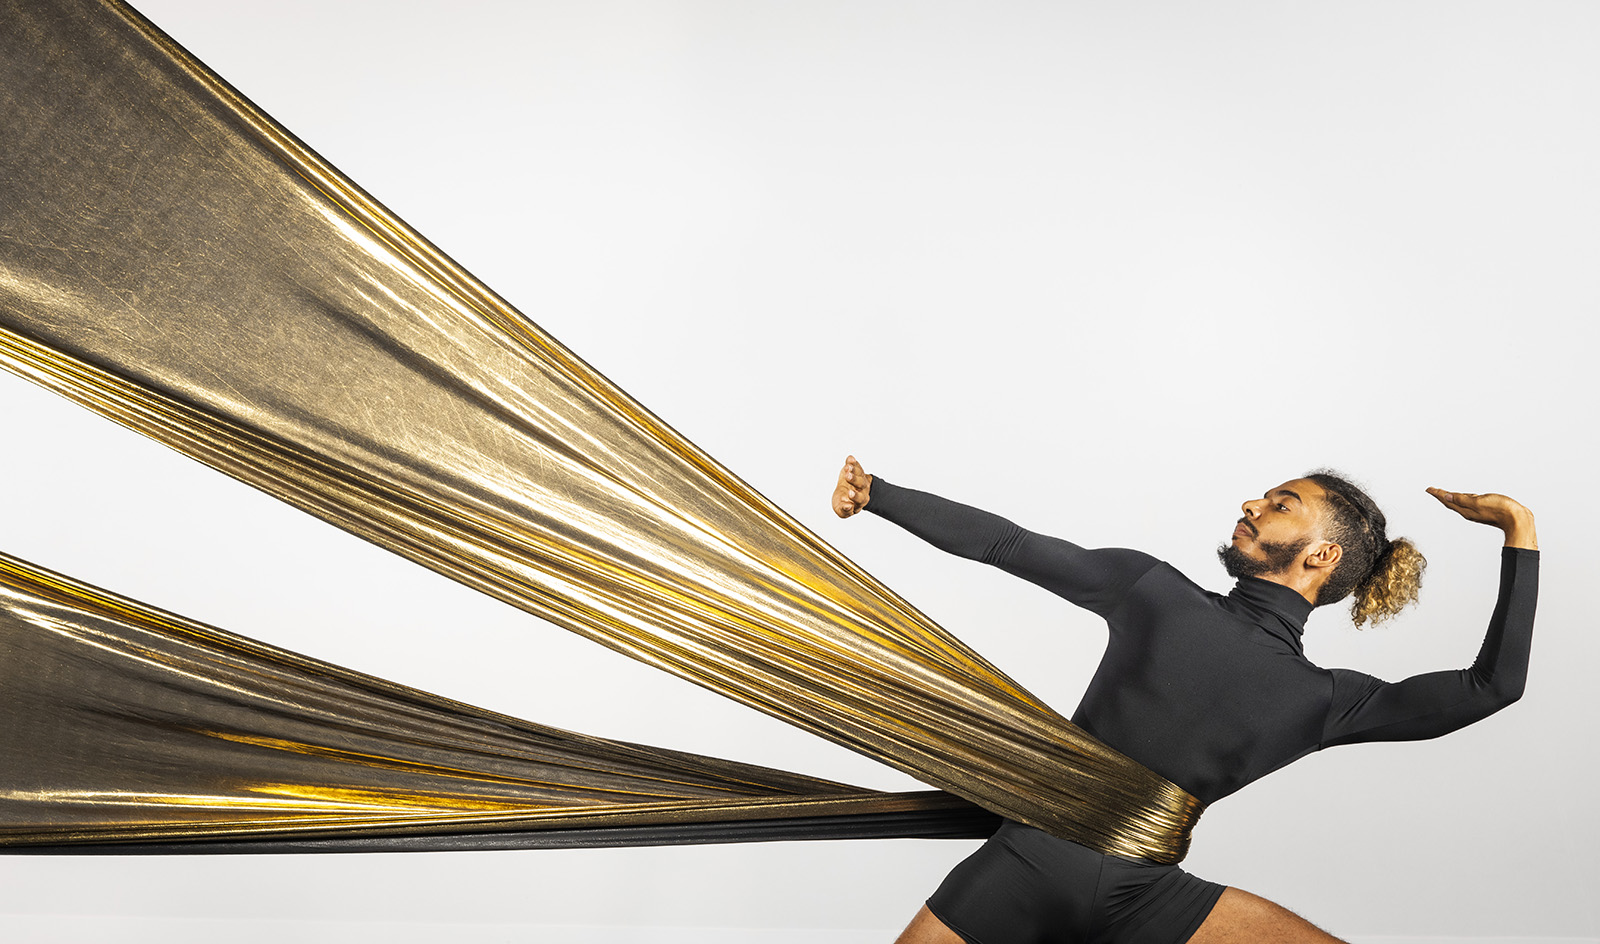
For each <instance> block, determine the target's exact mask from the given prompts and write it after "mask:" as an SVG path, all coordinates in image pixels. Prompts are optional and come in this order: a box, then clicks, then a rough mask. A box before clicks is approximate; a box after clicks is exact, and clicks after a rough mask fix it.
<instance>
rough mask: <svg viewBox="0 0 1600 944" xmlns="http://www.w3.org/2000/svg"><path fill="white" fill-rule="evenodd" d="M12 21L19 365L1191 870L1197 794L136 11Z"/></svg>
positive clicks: (454, 561)
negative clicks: (903, 584) (1124, 750)
mask: <svg viewBox="0 0 1600 944" xmlns="http://www.w3.org/2000/svg"><path fill="white" fill-rule="evenodd" d="M0 21H3V22H5V23H6V24H7V29H8V32H7V34H6V35H5V36H3V37H0V117H3V119H4V127H5V128H6V130H7V134H6V136H5V138H4V141H3V143H0V362H3V364H4V365H5V366H7V367H8V368H9V369H11V370H13V371H15V372H17V373H19V374H21V375H23V376H25V377H28V378H30V379H32V380H34V381H36V382H38V383H40V384H42V385H44V386H46V387H49V388H50V389H53V390H56V391H58V392H60V393H62V394H63V395H65V396H68V397H70V398H72V399H74V400H76V401H78V402H79V403H82V404H84V405H85V406H88V407H89V408H91V409H94V410H96V411H98V412H100V413H102V414H104V415H106V416H108V417H110V418H112V419H114V420H116V421H117V422H119V423H122V424H123V425H126V426H128V427H130V428H132V429H136V430H139V431H140V432H143V433H145V434H146V435H149V436H151V437H153V438H155V439H157V440H159V441H161V442H164V443H166V444H168V445H169V446H172V447H173V448H175V449H177V450H179V451H181V452H183V453H185V454H187V455H190V456H192V457H194V458H196V459H199V460H201V461H203V462H206V463H208V464H210V465H212V466H214V467H215V468H218V469H220V470H222V471H224V472H226V473H228V474H230V475H233V476H235V477H236V478H239V479H241V480H242V481H245V482H248V483H250V484H251V485H254V486H256V487H257V488H260V489H262V490H263V491H266V492H268V493H270V494H272V495H275V496H277V497H279V498H281V499H283V500H285V501H287V502H289V503H291V504H293V505H296V506H297V507H300V508H302V509H304V510H306V511H309V512H311V513H312V514H315V515H318V516H319V517H322V518H324V519H325V520H327V521H330V522H332V523H334V524H337V525H338V526H340V527H342V528H345V529H347V530H349V531H351V532H353V533H355V534H358V535H360V536H362V537H364V538H367V539H368V540H371V541H373V542H375V543H377V544H379V545H381V546H383V547H386V548H389V549H390V550H393V551H395V552H396V553H399V554H402V555H404V556H406V557H408V558H410V559H412V560H414V561H417V562H419V563H422V564H424V565H425V566H428V567H431V568H433V569H434V570H436V571H439V572H440V573H443V574H446V575H448V576H450V577H453V578H455V579H457V580H459V581H461V582H463V583H465V584H467V585H469V586H472V587H475V588H477V589H479V590H482V591H483V592H485V593H488V594H490V595H492V596H495V597H497V598H499V599H501V600H504V601H506V602H508V603H511V604H512V605H514V606H518V607H520V608H522V609H524V610H526V611H528V612H530V613H534V614H536V615H538V616H541V617H543V618H545V619H547V620H550V621H551V622H554V623H556V624H558V625H560V626H563V627H565V628H567V629H570V630H573V631H575V632H578V633H581V634H583V635H585V636H587V637H589V638H591V639H594V640H595V641H597V642H600V643H602V644H604V645H607V646H610V647H611V648H613V649H616V650H618V651H620V652H623V653H626V654H628V655H630V656H633V657H635V658H637V659H640V660H642V661H644V662H646V663H648V664H650V665H654V666H656V667H658V668H661V669H664V670H666V671H669V672H673V673H675V674H677V675H679V676H681V677H683V678H686V679H689V680H691V681H694V682H696V683H697V684H701V685H704V686H706V687H708V688H711V689H713V690H715V691H718V692H721V693H722V694H724V695H727V696H729V697H731V698H735V699H737V700H739V701H741V702H743V703H745V704H748V705H751V706H753V707H756V708H759V709H760V710H762V711H765V712H768V713H769V714H772V715H774V716H776V717H779V718H782V719H784V720H786V721H789V722H790V723H792V724H795V725H798V726H799V727H802V728H804V729H806V730H809V731H812V732H815V733H817V734H819V735H821V736H824V737H827V738H830V739H832V740H834V741H836V742H838V743H840V744H843V745H845V746H847V747H850V748H852V749H854V750H857V751H860V752H862V753H865V754H867V755H869V756H872V757H875V758H878V759H879V760H882V761H884V762H885V763H889V764H891V765H893V766H895V767H897V768H899V769H901V770H904V771H908V772H910V773H912V774H913V775H915V776H917V777H918V778H919V779H922V780H923V781H925V782H927V783H929V784H932V785H935V786H938V787H941V788H943V789H945V790H948V791H950V792H952V793H955V794H957V795H959V796H962V797H965V798H967V799H969V800H971V801H973V802H976V803H978V804H980V805H982V806H984V807H986V808H988V809H990V810H993V811H995V812H997V813H1000V814H1002V815H1004V816H1006V817H1008V818H1011V819H1015V820H1018V821H1021V822H1024V823H1028V824H1030V825H1034V826H1037V827H1039V828H1042V829H1045V830H1047V831H1049V832H1052V833H1055V834H1057V835H1060V836H1063V837H1066V838H1071V839H1074V840H1077V841H1079V842H1082V843H1084V844H1086V845H1088V846H1090V847H1092V848H1095V849H1099V850H1101V851H1105V852H1110V853H1115V854H1120V855H1127V856H1132V857H1138V858H1147V859H1151V860H1154V861H1159V862H1173V861H1177V860H1178V859H1181V858H1182V855H1183V852H1184V850H1185V849H1186V847H1187V843H1188V836H1189V830H1190V828H1191V827H1192V825H1193V823H1194V821H1195V819H1196V818H1197V817H1198V815H1199V812H1200V805H1199V803H1198V802H1197V801H1196V800H1195V799H1194V798H1193V797H1191V796H1189V795H1188V794H1187V793H1185V792H1184V791H1183V790H1182V789H1180V788H1179V787H1177V786H1176V785H1174V784H1172V783H1170V782H1168V781H1166V780H1164V779H1162V778H1161V777H1159V776H1157V775H1155V774H1154V773H1152V772H1150V771H1149V770H1147V769H1145V768H1144V767H1142V766H1140V765H1139V764H1137V763H1135V762H1133V761H1132V760H1130V759H1128V758H1126V757H1124V756H1122V755H1121V754H1119V753H1117V752H1115V751H1113V750H1111V749H1109V748H1107V747H1105V746H1104V745H1101V744H1099V743H1098V742H1096V741H1095V740H1094V739H1092V738H1091V737H1089V736H1088V735H1087V734H1086V733H1084V732H1083V731H1082V730H1080V729H1078V728H1076V727H1074V726H1073V725H1071V724H1070V723H1069V722H1067V721H1066V720H1065V719H1063V718H1061V717H1060V716H1059V715H1058V714H1056V713H1055V712H1053V711H1051V710H1050V709H1049V708H1048V707H1047V706H1045V705H1044V704H1042V703H1041V702H1039V701H1038V700H1037V699H1036V698H1034V697H1033V696H1032V695H1030V694H1029V693H1027V692H1026V691H1024V690H1022V689H1021V687H1020V686H1018V685H1016V683H1014V682H1013V681H1011V680H1010V679H1009V678H1007V677H1006V676H1005V675H1003V674H1002V673H1001V672H999V671H998V670H997V669H995V668H994V667H993V666H991V665H989V664H988V663H987V662H986V661H984V660H983V659H982V658H981V657H980V656H978V655H977V654H976V653H975V652H973V651H971V650H970V649H968V648H967V647H966V646H964V645H962V644H961V643H960V642H959V641H958V640H956V639H955V638H954V637H952V636H950V635H949V634H948V633H946V632H945V631H944V630H942V629H941V628H940V627H938V626H937V625H935V624H934V623H933V622H932V621H930V620H929V619H927V618H926V617H925V616H924V615H922V614H921V613H919V612H918V611H917V610H915V609H914V608H913V607H912V606H910V605H909V604H908V603H906V602H905V601H904V600H901V599H900V598H899V597H898V596H896V595H895V594H894V593H893V592H892V591H890V590H889V589H888V588H886V587H884V586H883V585H882V584H881V583H879V582H878V581H876V580H875V579H873V578H872V577H871V576H870V575H868V574H866V573H865V572H864V571H862V570H861V569H860V568H859V567H857V566H856V565H854V564H853V563H851V562H850V561H849V560H847V559H846V558H844V557H843V556H842V555H840V554H839V553H838V552H837V551H835V550H834V549H833V548H831V547H829V546H828V545H827V544H825V543H824V542H823V541H822V540H821V539H820V538H818V537H817V536H815V535H814V534H812V533H810V532H809V531H807V530H806V529H805V528H804V527H803V526H801V525H800V524H799V523H798V522H796V521H795V520H794V519H793V518H791V517H790V516H788V515H786V514H785V513H783V512H782V511H781V510H780V509H778V508H777V507H776V506H774V505H773V504H772V503H771V502H769V501H767V500H766V499H765V498H763V497H762V496H761V495H759V494H757V493H756V492H755V491H754V490H753V489H751V488H750V487H749V486H748V485H746V484H745V483H743V482H742V481H740V480H739V479H738V478H737V477H735V476H734V475H733V474H732V473H731V472H729V471H728V470H726V469H724V468H723V467H722V466H721V465H719V464H718V463H717V462H716V461H715V460H713V459H712V458H711V457H710V456H708V455H706V454H704V453H703V452H701V451H700V450H699V449H697V448H696V447H695V446H693V445H692V444H691V443H689V442H688V441H686V440H685V439H683V437H681V436H679V435H678V434H677V433H675V432H674V431H673V430H672V429H671V428H670V427H668V426H667V425H666V424H665V423H663V422H662V421H661V420H660V419H658V418H657V417H655V416H654V415H652V414H651V413H650V412H649V411H647V410H646V409H645V408H644V407H643V406H641V405H640V404H638V403H637V402H635V401H633V400H632V399H631V398H629V397H628V396H627V395H626V394H625V393H623V392H622V391H621V390H619V389H617V388H616V387H615V386H614V385H612V384H611V383H610V382H608V381H607V380H606V379H605V378H604V377H602V376H600V375H599V374H598V373H597V372H595V371H594V370H593V369H591V368H590V367H589V366H588V365H587V364H585V363H584V362H583V361H582V360H580V359H579V358H578V357H577V356H576V355H574V354H573V353H572V352H570V351H568V350H567V349H566V348H564V347H562V346H561V345H560V344H559V343H558V342H557V341H555V340H554V339H553V338H551V337H549V336H548V335H546V334H545V333H544V332H542V331H541V330H540V329H539V328H538V327H537V326H536V325H534V324H533V323H532V322H531V321H529V320H528V319H526V318H525V317H524V316H523V315H521V314H520V313H519V312H517V311H516V310H514V309H512V308H511V307H510V306H509V305H508V304H507V303H506V302H504V301H503V300H501V299H500V298H499V297H498V296H496V295H494V294H493V293H492V292H491V291H489V289H488V288H487V287H485V286H483V285H482V284H480V283H478V282H477V281H476V280H474V279H473V278H472V277H471V276H470V275H468V274H467V273H466V272H465V271H464V270H462V269H461V268H460V267H459V266H457V265H455V264H454V263H453V262H452V261H451V260H450V259H448V258H447V257H445V256H444V255H443V254H442V253H440V252H439V251H438V250H437V249H435V248H434V247H433V246H431V245H429V244H428V243H427V242H426V241H425V240H423V239H422V238H421V237H420V236H419V235H418V234H416V233H415V232H413V231H412V230H410V229H409V228H407V227H406V226H405V225H404V224H403V223H402V222H400V221H399V220H398V219H396V218H394V217H393V216H392V215H391V214H389V213H388V212H387V211H386V210H384V208H383V207H382V206H380V205H379V204H377V203H376V202H375V201H373V200H372V199H371V198H370V197H368V196H367V195H366V194H365V193H363V192H362V191H361V190H360V189H359V188H357V187H356V186H355V185H354V184H353V183H352V182H350V181H349V180H347V179H345V178H344V177H342V176H341V175H340V174H339V173H338V172H337V171H335V170H334V169H333V168H331V167H330V166H328V165H327V164H326V163H324V162H323V161H322V160H321V159H320V158H318V157H317V156H316V155H315V154H314V153H312V152H311V151H310V150H309V149H307V148H306V147H304V146H303V145H302V144H300V142H298V141H297V140H295V139H294V138H293V137H292V136H291V135H290V134H289V133H288V132H287V131H285V130H284V129H282V128H281V127H279V126H277V125H276V124H274V123H273V122H272V121H271V120H270V119H269V118H267V117H266V116H265V115H263V114H261V113H260V112H259V111H258V110H256V109H255V108H254V107H253V106H251V105H250V103H249V102H247V101H246V100H245V99H243V98H242V97H241V96H239V95H238V94H237V93H236V92H234V91H233V90H232V89H231V88H230V87H228V86H227V85H226V84H225V83H224V82H222V80H220V79H219V78H218V77H216V76H215V75H214V74H212V73H210V72H209V71H208V70H207V69H206V68H205V67H204V66H203V65H201V64H200V63H198V62H197V61H195V60H194V59H192V58H191V57H189V56H188V55H187V53H185V52H184V51H183V50H182V49H181V48H179V47H178V46H177V45H176V44H174V43H172V42H171V40H169V39H168V38H167V37H165V36H164V35H163V34H161V33H160V31H159V30H157V29H155V28H154V27H153V26H151V25H150V24H149V23H148V22H146V21H145V20H143V19H142V18H141V17H139V16H138V14H136V13H134V12H133V11H132V10H130V9H128V8H127V7H126V6H123V5H120V4H116V3H112V2H109V0H108V2H103V3H102V2H95V0H45V2H19V0H11V2H0ZM779 434H780V433H774V435H779Z"/></svg>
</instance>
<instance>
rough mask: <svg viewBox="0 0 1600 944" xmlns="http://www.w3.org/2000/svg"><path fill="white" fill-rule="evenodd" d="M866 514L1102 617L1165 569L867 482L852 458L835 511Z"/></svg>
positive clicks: (877, 479)
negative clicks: (1146, 576)
mask: <svg viewBox="0 0 1600 944" xmlns="http://www.w3.org/2000/svg"><path fill="white" fill-rule="evenodd" d="M841 500H842V501H843V503H844V504H843V505H841ZM863 508H864V509H865V510H867V511H871V512H873V513H874V514H877V515H879V516H880V517H883V518H886V519H888V520H889V521H892V522H894V523H895V524H897V525H899V526H900V527H902V528H905V529H906V530H907V531H910V532H911V533H912V534H915V535H916V536H917V537H919V538H922V539H923V540H924V541H927V542H928V543H929V544H932V545H933V546H934V547H937V548H939V549H940V550H942V551H945V552H946V553H950V554H954V555H956V556H958V557H964V558H967V559H968V560H975V561H981V562H983V563H985V564H991V565H993V566H995V567H998V568H1000V569H1001V570H1004V571H1005V572H1007V573H1009V574H1012V575H1014V576H1017V577H1021V578H1023V579H1024V580H1027V581H1030V582H1032V583H1035V584H1038V585H1039V586H1041V587H1043V588H1045V589H1046V590H1049V591H1050V592H1051V593H1054V594H1056V595H1057V596H1060V597H1063V598H1065V599H1067V600H1070V601H1071V602H1073V603H1076V604H1077V605H1079V606H1082V607H1085V608H1086V609H1089V610H1093V611H1094V612H1096V613H1100V614H1102V615H1105V614H1108V613H1109V612H1110V611H1111V610H1112V609H1114V608H1115V606H1116V604H1117V603H1118V602H1119V601H1120V600H1121V598H1122V594H1123V592H1124V591H1126V590H1127V588H1128V587H1130V586H1131V585H1132V584H1133V583H1134V582H1135V581H1137V580H1138V579H1139V578H1140V577H1141V576H1143V575H1144V574H1145V572H1146V571H1148V570H1149V569H1150V568H1151V567H1154V566H1155V565H1156V564H1157V563H1159V561H1157V560H1156V559H1155V558H1153V557H1151V556H1150V555H1148V554H1144V553H1142V552H1139V551H1131V550H1125V549H1122V548H1105V549H1097V550H1090V549H1085V548H1082V547H1079V546H1078V545H1076V544H1073V543H1072V542H1070V541H1063V540H1062V539H1060V538H1053V537H1049V536H1047V535H1043V534H1037V533H1035V532H1032V531H1029V530H1027V529H1025V528H1021V527H1018V526H1017V525H1015V524H1013V523H1012V522H1010V521H1008V520H1006V519H1005V518H1002V517H1000V516H999V515H994V514H990V513H989V512H986V511H982V510H979V509H977V508H973V507H971V506H970V505H963V504H961V503H960V502H953V501H950V500H949V499H945V498H940V497H939V496H937V495H933V494H930V493H928V492H921V491H917V490H916V489H912V488H902V487H899V486H896V485H894V484H892V483H890V482H888V481H886V480H884V479H883V478H882V477H881V476H868V475H866V473H864V472H862V471H861V469H860V467H859V466H858V465H856V464H855V460H854V457H851V458H850V459H847V460H846V464H845V468H844V470H843V471H842V472H841V473H840V487H839V488H838V489H836V490H835V492H834V511H835V513H836V514H839V515H840V517H849V516H850V515H852V514H855V513H856V512H857V511H860V510H862V509H863ZM841 509H842V510H841Z"/></svg>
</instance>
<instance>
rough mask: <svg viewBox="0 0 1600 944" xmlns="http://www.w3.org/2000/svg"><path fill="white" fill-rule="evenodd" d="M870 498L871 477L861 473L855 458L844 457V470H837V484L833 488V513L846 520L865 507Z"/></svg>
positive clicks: (859, 465) (859, 464)
mask: <svg viewBox="0 0 1600 944" xmlns="http://www.w3.org/2000/svg"><path fill="white" fill-rule="evenodd" d="M871 497H872V476H870V475H868V474H867V473H865V472H863V471H861V463H859V462H857V461H856V457H855V456H845V457H844V468H842V469H840V470H839V483H838V484H837V485H835V486H834V487H833V513H834V514H836V515H838V516H839V517H841V518H848V517H850V516H851V515H853V514H855V513H856V512H858V511H860V510H861V509H863V508H865V507H867V500H868V499H870V498H871Z"/></svg>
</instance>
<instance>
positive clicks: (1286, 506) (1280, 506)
mask: <svg viewBox="0 0 1600 944" xmlns="http://www.w3.org/2000/svg"><path fill="white" fill-rule="evenodd" d="M1278 510H1279V511H1288V510H1289V506H1288V505H1283V504H1280V505H1279V506H1278Z"/></svg>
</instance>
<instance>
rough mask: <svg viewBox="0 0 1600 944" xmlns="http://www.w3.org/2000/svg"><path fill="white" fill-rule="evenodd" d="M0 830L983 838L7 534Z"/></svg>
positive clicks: (374, 842)
mask: <svg viewBox="0 0 1600 944" xmlns="http://www.w3.org/2000/svg"><path fill="white" fill-rule="evenodd" d="M0 692H3V693H4V697H5V704H6V706H7V707H6V710H5V713H4V720H5V723H4V724H3V725H0V757H3V758H5V774H4V782H3V785H0V846H5V847H8V851H33V852H53V853H62V852H99V853H105V852H119V853H127V852H139V853H147V852H186V853H195V852H221V851H227V852H307V851H357V850H360V851H369V850H371V851H376V850H382V851H401V850H418V849H486V848H535V847H571V846H596V845H638V844H671V843H702V842H748V841H755V840H768V839H815V838H828V839H843V838H884V837H891V836H894V837H910V836H915V837H928V838H933V837H938V838H952V837H963V836H965V837H972V836H981V835H987V833H988V832H992V831H993V829H994V827H995V826H996V825H998V819H997V818H996V817H995V816H994V815H993V814H990V813H986V812H984V811H983V810H981V809H979V808H976V807H973V806H972V805H971V804H969V803H966V802H965V801H963V800H959V799H957V798H956V797H953V796H950V795H949V794H946V793H940V792H937V791H925V792H921V793H903V794H891V793H882V792H879V791H875V790H865V789H862V788H860V787H852V786H849V785H848V784H842V783H835V782H833V781H829V780H820V779H817V778H814V777H806V776H802V775H800V774H791V773H787V772H785V771H781V770H772V769H769V768H765V767H757V766H753V765H750V764H741V763H736V762H734V761H728V760H722V759H720V758H715V757H706V756H702V755H698V754H688V753H683V752H680V751H671V750H665V749H662V748H655V747H647V746H644V745H639V744H628V743H624V742H620V741H611V740H606V739H604V738H597V737H590V736H587V735H582V734H575V733H573V732H570V731H561V730H557V729H555V728H549V727H544V726H541V725H536V724H531V723H529V722H526V721H519V720H517V719H515V718H511V717H507V716H505V715H501V714H496V713H494V712H490V711H485V710H483V709H480V708H473V707H471V706H469V705H464V704H461V703H458V702H454V701H450V700H448V699H444V698H440V697H438V696H436V695H430V694H428V693H426V692H422V691H418V690H416V689H413V688H408V687H406V686H403V685H397V684H395V683H393V682H387V681H384V680H383V679H379V678H374V677H372V676H368V675H362V674H360V673H357V672H352V671H349V670H347V669H343V668H340V667H339V666H336V665H332V664H329V663H327V662H320V661H317V660H315V659H310V658H306V657H304V656H300V655H296V654H294V653H292V652H287V651H285V650H282V649H277V648H274V647H272V646H268V645H266V644H264V643H260V642H256V641H254V640H250V639H246V638H244V637H242V636H237V635H234V634H231V633H228V632H225V631H223V630H220V629H216V628H214V627H210V626H206V625H203V624H200V623H196V622H194V621H192V620H188V619H185V618H183V617H181V616H177V615H174V614H172V613H167V612H163V611H161V610H157V609H154V608H151V607H149V606H146V605H144V604H141V603H138V602H135V601H133V600H129V599H127V598H124V597H120V596H116V595H114V594H110V593H107V592H106V591H104V590H99V589H97V588H94V587H91V586H88V585H87V584H83V583H80V582H78V581H75V580H72V579H70V578H67V577H64V576H62V575H60V574H55V573H51V572H50V571H46V570H43V569H41V568H38V567H36V566H34V565H31V564H28V563H26V562H24V561H21V560H18V559H16V558H13V557H9V556H6V555H0Z"/></svg>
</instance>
